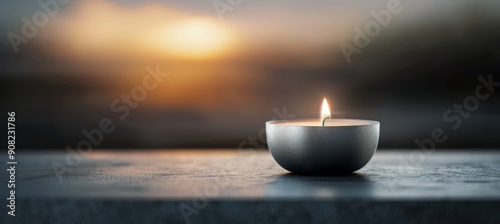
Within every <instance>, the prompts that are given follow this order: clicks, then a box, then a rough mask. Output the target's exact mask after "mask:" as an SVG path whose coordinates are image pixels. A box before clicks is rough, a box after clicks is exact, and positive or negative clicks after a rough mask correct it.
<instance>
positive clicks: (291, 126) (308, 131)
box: [266, 119, 380, 175]
mask: <svg viewBox="0 0 500 224" xmlns="http://www.w3.org/2000/svg"><path fill="white" fill-rule="evenodd" d="M335 121H338V122H340V123H341V124H339V125H337V126H327V125H328V123H327V125H325V126H324V127H322V126H321V125H316V124H317V123H318V122H319V121H318V120H312V119H311V120H293V121H268V122H267V123H266V135H267V144H268V146H269V150H270V151H271V154H272V156H273V158H274V159H275V160H276V162H277V163H278V164H279V165H280V166H281V167H283V168H285V169H286V170H288V171H290V172H293V173H298V174H308V175H321V174H347V173H352V172H354V171H356V170H359V169H361V168H362V167H363V166H365V165H366V164H367V163H368V162H369V161H370V159H371V158H372V156H373V155H374V154H375V151H376V150H377V145H378V139H379V129H380V123H379V122H377V121H369V120H351V119H335ZM308 122H310V123H313V124H315V125H307V123H308ZM345 124H348V125H345Z"/></svg>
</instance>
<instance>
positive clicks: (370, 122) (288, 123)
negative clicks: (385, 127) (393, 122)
mask: <svg viewBox="0 0 500 224" xmlns="http://www.w3.org/2000/svg"><path fill="white" fill-rule="evenodd" d="M333 120H341V121H356V122H360V123H356V124H351V125H341V126H321V125H294V124H293V123H294V122H311V121H317V122H318V124H319V123H321V121H320V119H312V118H310V119H293V120H271V121H267V122H266V125H280V126H289V127H318V128H340V127H356V126H370V125H380V122H378V121H374V120H365V119H351V118H334V119H333Z"/></svg>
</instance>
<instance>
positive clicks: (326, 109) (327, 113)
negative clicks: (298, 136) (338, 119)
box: [321, 98, 332, 121]
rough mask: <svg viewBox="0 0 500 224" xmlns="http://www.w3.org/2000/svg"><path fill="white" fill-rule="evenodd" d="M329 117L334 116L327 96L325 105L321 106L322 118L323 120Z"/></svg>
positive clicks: (324, 100)
mask: <svg viewBox="0 0 500 224" xmlns="http://www.w3.org/2000/svg"><path fill="white" fill-rule="evenodd" d="M327 117H328V118H332V117H331V114H330V107H329V106H328V102H326V98H324V99H323V105H322V106H321V120H322V121H323V120H324V119H325V118H327Z"/></svg>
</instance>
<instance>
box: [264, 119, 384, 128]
mask: <svg viewBox="0 0 500 224" xmlns="http://www.w3.org/2000/svg"><path fill="white" fill-rule="evenodd" d="M322 122H323V121H322V120H320V119H304V120H288V121H275V122H273V124H277V125H286V126H304V127H321V126H323V125H322ZM377 123H378V122H377V121H370V120H359V119H327V120H326V121H325V127H345V126H362V125H372V124H377Z"/></svg>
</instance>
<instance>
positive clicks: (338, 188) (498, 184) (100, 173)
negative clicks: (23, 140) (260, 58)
mask: <svg viewBox="0 0 500 224" xmlns="http://www.w3.org/2000/svg"><path fill="white" fill-rule="evenodd" d="M422 155H424V154H420V153H418V152H416V151H379V152H377V153H376V155H375V156H374V158H373V160H372V161H371V162H370V163H369V164H368V165H367V166H366V167H364V168H363V169H361V170H359V171H358V172H356V173H355V174H352V175H348V176H298V175H293V174H290V173H289V172H287V171H286V170H283V169H282V168H281V167H279V166H278V165H277V164H276V163H275V162H274V160H273V159H272V157H271V155H270V154H269V153H268V152H266V151H259V152H238V151H230V150H189V151H165V150H157V151H148V150H136V151H94V152H92V153H91V154H89V155H88V156H86V157H84V158H83V159H82V161H81V162H80V163H79V164H78V165H76V166H75V167H74V168H73V169H72V170H71V171H68V172H66V173H65V174H64V175H62V179H60V178H58V177H57V176H56V174H55V173H54V171H53V169H52V164H53V162H59V163H61V164H65V157H66V153H57V152H23V151H18V155H17V156H18V157H17V160H18V165H17V167H16V168H17V173H16V175H17V184H16V194H17V195H16V197H17V198H16V209H17V211H16V215H17V216H16V217H15V218H13V217H7V216H6V214H5V211H4V212H2V214H1V217H2V218H1V219H0V221H1V223H394V222H396V223H397V222H404V223H422V222H424V223H429V222H430V223H443V222H467V223H499V222H500V213H499V212H498V211H499V210H500V190H499V189H500V152H495V151H475V150H468V151H446V152H439V151H436V152H435V153H432V154H428V155H425V156H423V157H421V156H422ZM5 159H6V158H5V157H2V161H1V162H2V164H5ZM6 178H7V177H6V176H5V175H2V176H1V179H2V180H1V181H2V182H4V183H6V181H7V179H6ZM3 189H4V190H3V191H2V192H1V195H2V197H4V196H5V197H6V193H7V192H6V191H5V189H6V188H3ZM187 209H193V210H187ZM187 211H194V212H193V213H186V212H187ZM186 214H189V215H186Z"/></svg>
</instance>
